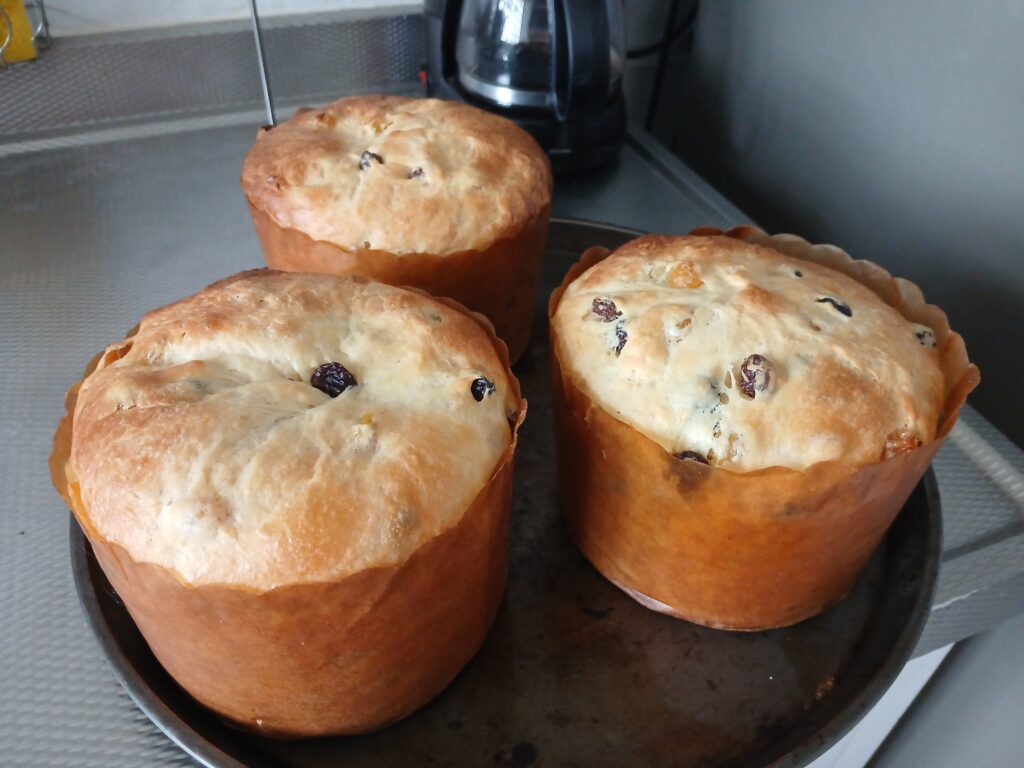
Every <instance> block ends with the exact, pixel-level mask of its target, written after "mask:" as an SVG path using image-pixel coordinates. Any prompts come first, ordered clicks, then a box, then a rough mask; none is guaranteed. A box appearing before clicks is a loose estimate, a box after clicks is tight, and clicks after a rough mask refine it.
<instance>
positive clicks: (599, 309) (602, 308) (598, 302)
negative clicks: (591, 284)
mask: <svg viewBox="0 0 1024 768" xmlns="http://www.w3.org/2000/svg"><path fill="white" fill-rule="evenodd" d="M590 311H591V312H593V313H594V314H595V315H597V316H598V317H600V318H601V319H602V320H604V321H605V322H606V323H610V322H611V321H612V320H614V319H615V318H616V317H621V316H622V313H621V312H619V308H618V307H616V306H615V302H614V301H612V300H611V299H594V303H593V304H591V305H590Z"/></svg>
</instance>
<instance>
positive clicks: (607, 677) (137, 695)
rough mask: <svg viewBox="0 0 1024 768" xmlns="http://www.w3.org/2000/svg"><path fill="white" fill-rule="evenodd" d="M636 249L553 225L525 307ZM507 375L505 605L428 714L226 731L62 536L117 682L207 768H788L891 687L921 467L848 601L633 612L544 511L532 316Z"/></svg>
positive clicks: (929, 511)
mask: <svg viewBox="0 0 1024 768" xmlns="http://www.w3.org/2000/svg"><path fill="white" fill-rule="evenodd" d="M634 234H635V233H632V232H629V231H627V230H622V229H617V228H611V227H606V226H601V225H595V224H586V223H583V222H570V221H555V222H553V223H552V230H551V237H550V239H549V247H548V251H549V253H548V258H547V261H546V263H545V276H544V288H545V290H544V294H543V295H544V297H546V295H547V292H549V291H550V289H551V288H552V287H553V286H554V285H555V284H556V283H557V282H558V281H559V280H560V279H561V276H562V275H563V274H564V272H565V270H566V269H567V268H568V266H569V264H570V263H572V262H573V261H575V259H576V258H577V257H578V255H579V253H580V252H581V251H582V250H583V249H585V248H586V247H588V246H591V245H607V246H609V247H613V246H616V245H618V244H620V243H622V242H624V241H625V240H627V239H629V238H630V237H632V236H633V235H634ZM542 303H543V302H539V303H538V312H537V321H536V327H535V328H534V337H533V343H532V344H531V347H530V349H529V350H528V352H527V354H526V355H525V356H524V358H523V359H522V360H521V361H520V363H519V364H518V365H517V373H518V375H519V376H520V379H521V381H522V384H523V390H524V393H525V395H526V397H527V398H528V400H529V401H530V415H529V418H528V419H527V422H526V425H525V426H524V428H523V432H522V438H521V443H520V449H519V452H518V455H517V460H516V461H517V467H516V471H517V474H516V489H515V505H514V511H513V517H512V528H511V534H510V540H511V545H510V556H511V557H510V566H509V589H508V593H507V595H506V598H505V601H504V604H503V606H502V609H501V611H500V613H499V615H498V619H497V621H496V623H495V626H494V628H493V630H492V631H491V633H490V635H489V636H488V639H487V641H486V642H485V644H484V646H483V648H482V649H481V650H480V652H479V653H478V654H477V656H476V658H474V659H473V661H472V662H471V663H470V664H469V666H467V667H466V669H465V670H464V671H463V672H462V673H461V674H460V675H459V676H458V677H457V678H456V680H455V681H454V682H453V683H452V684H451V685H450V686H449V687H448V689H447V690H446V691H445V692H444V693H443V694H441V696H439V697H438V698H437V699H436V700H434V701H433V702H431V703H430V704H429V705H427V706H426V707H424V708H423V709H421V710H420V711H418V712H417V713H415V714H414V715H412V716H411V717H409V718H408V719H406V720H404V721H402V722H400V723H397V724H395V725H393V726H391V727H390V728H387V729H385V730H382V731H380V732H378V733H374V734H371V735H368V736H359V737H347V738H329V739H311V740H305V741H294V742H277V741H272V740H268V739H264V738H261V737H257V736H253V735H250V734H246V733H243V732H241V731H238V730H236V729H234V728H231V727H230V726H228V725H225V724H224V723H223V722H222V721H221V720H220V719H218V718H217V717H216V716H215V715H213V714H211V713H210V712H209V711H208V710H206V709H204V708H203V707H202V706H200V705H199V704H197V703H195V702H194V701H193V700H192V699H191V698H190V697H189V696H188V694H186V693H185V692H184V691H183V690H182V689H181V688H179V687H178V686H177V685H176V684H175V683H174V681H173V680H172V679H171V678H170V677H169V676H168V675H167V673H165V672H164V671H163V669H162V668H161V667H160V665H159V664H158V663H157V661H156V660H155V659H154V657H153V655H152V653H150V651H149V648H148V647H147V645H146V643H145V641H144V640H143V639H142V636H141V635H140V634H139V632H138V630H137V629H136V627H135V625H134V624H133V623H132V620H131V618H130V616H129V615H128V613H127V611H126V610H125V608H124V606H123V605H122V604H121V602H120V601H119V600H118V598H117V595H116V594H115V593H114V591H113V590H112V588H111V587H110V584H109V583H108V582H107V580H106V578H105V577H104V575H103V572H102V571H101V570H100V568H99V565H98V563H97V562H96V560H95V558H94V557H93V555H92V551H91V549H90V547H89V545H88V542H87V541H86V540H85V538H84V537H83V536H82V534H81V532H80V531H79V529H78V526H77V525H76V524H75V523H74V522H73V521H72V525H71V559H72V567H73V570H74V577H75V583H76V586H77V588H78V594H79V597H80V598H81V601H82V604H83V606H84V609H85V613H86V616H87V618H88V621H89V623H90V625H91V626H92V629H93V630H94V632H95V633H96V636H97V637H98V639H99V641H100V644H101V646H102V648H103V650H104V652H105V653H106V655H107V657H108V658H109V660H110V662H111V665H112V666H113V669H114V674H115V675H116V676H117V678H118V680H119V681H120V682H121V684H122V685H123V686H124V687H125V688H126V689H127V691H128V693H129V694H130V695H131V696H132V698H133V699H134V700H135V702H136V703H137V704H138V705H139V707H140V708H141V709H142V710H143V711H144V712H145V713H146V714H147V715H148V716H149V717H150V718H151V719H152V720H153V722H154V723H156V725H157V726H158V727H159V728H160V729H162V730H163V731H164V732H165V733H166V734H167V735H168V736H169V737H170V738H171V739H173V740H174V741H175V742H176V743H177V744H179V745H180V746H181V747H182V748H183V749H184V750H186V751H187V752H188V753H189V754H191V755H192V756H193V757H195V758H196V759H197V760H198V761H199V762H201V763H203V764H205V765H209V766H218V767H219V766H232V767H235V766H254V767H255V766H259V767H261V768H262V767H264V766H295V767H296V768H299V767H300V766H302V767H305V766H310V767H313V766H341V765H351V766H410V765H416V766H421V765H423V766H426V765H430V766H498V767H502V766H516V767H517V768H519V767H523V766H530V765H537V766H541V765H546V766H588V767H590V766H632V765H644V766H735V767H737V768H739V767H740V766H744V767H745V766H758V767H760V766H800V765H805V764H807V763H808V762H810V761H811V760H812V759H813V758H814V757H815V756H817V755H818V754H820V753H821V752H823V751H824V750H825V749H826V748H828V747H829V746H830V745H831V744H833V743H834V742H835V741H837V740H838V739H839V738H840V737H841V736H842V735H843V734H844V733H846V731H847V730H849V729H850V728H851V727H852V726H853V725H854V724H855V723H856V722H857V721H858V720H859V719H860V718H861V716H862V715H863V714H864V713H865V712H866V711H867V710H868V709H869V708H870V707H871V706H872V705H873V704H874V703H875V702H876V701H877V700H878V698H879V697H880V696H881V695H882V694H883V693H884V692H885V690H886V689H887V688H888V687H889V685H890V684H891V683H892V681H893V679H894V678H895V677H896V675H897V674H898V673H899V671H900V669H901V668H902V667H903V665H904V663H905V662H906V660H907V659H908V658H909V656H910V652H911V650H912V649H913V647H914V644H915V642H916V640H917V638H918V636H919V635H920V633H921V630H922V628H923V626H924V622H925V620H926V618H927V616H928V610H929V607H930V605H931V600H932V595H933V590H934V585H935V580H936V576H937V573H938V568H939V555H940V551H941V513H940V509H939V499H938V491H937V487H936V483H935V477H934V475H933V474H932V472H931V470H929V471H928V473H927V474H926V475H925V477H924V478H923V479H922V481H921V483H920V484H919V485H918V486H917V488H916V489H915V491H914V493H913V495H912V496H911V498H910V500H909V501H908V502H907V505H906V506H905V507H904V509H903V511H902V512H901V513H900V515H899V517H898V519H897V520H896V522H895V524H894V525H893V526H892V528H891V529H890V530H889V532H888V534H887V535H886V537H885V540H884V541H883V543H882V545H881V546H880V547H879V549H878V551H877V552H876V553H875V555H874V556H873V557H872V559H871V561H870V562H869V564H868V566H867V568H866V569H865V571H864V573H863V574H862V575H861V577H860V579H859V580H858V582H857V584H856V586H855V587H854V589H853V591H852V592H851V594H850V595H849V596H848V597H847V598H846V600H844V601H843V602H842V603H840V604H839V605H837V606H835V607H833V608H831V609H830V610H828V611H826V612H825V613H823V614H821V615H819V616H817V617H815V618H813V619H810V620H808V621H805V622H803V623H801V624H798V625H796V626H794V627H789V628H786V629H780V630H774V631H769V632H754V633H733V632H722V631H717V630H711V629H706V628H703V627H699V626H696V625H693V624H689V623H687V622H684V621H679V620H676V619H672V618H668V617H666V616H662V615H659V614H656V613H652V612H651V611H648V610H646V609H645V608H642V607H641V606H640V605H638V604H636V603H635V602H633V601H632V600H631V599H629V598H628V597H626V596H625V595H624V594H623V593H621V592H620V591H618V590H617V589H616V588H615V587H613V586H612V585H611V584H609V583H608V582H607V581H605V580H604V579H603V578H602V577H601V576H600V575H599V574H598V573H597V572H596V571H595V570H594V569H593V568H592V567H591V566H590V565H589V563H587V561H586V560H584V558H583V557H582V556H581V555H580V554H579V552H578V551H577V550H576V549H575V547H574V546H573V545H572V543H571V542H570V540H569V538H568V535H567V534H566V532H565V530H564V527H563V525H562V521H561V518H560V516H559V511H558V507H557V503H556V500H555V497H556V494H555V482H556V480H555V470H554V463H555V462H554V444H553V435H552V413H551V408H552V406H551V396H550V387H549V376H548V355H547V344H546V339H547V328H546V319H545V318H546V315H545V313H544V312H543V307H542V306H541V304H542Z"/></svg>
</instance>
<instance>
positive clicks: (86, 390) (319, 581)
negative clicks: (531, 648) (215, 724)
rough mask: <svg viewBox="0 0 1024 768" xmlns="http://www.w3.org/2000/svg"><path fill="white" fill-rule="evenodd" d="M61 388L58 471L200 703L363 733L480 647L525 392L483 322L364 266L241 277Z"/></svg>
mask: <svg viewBox="0 0 1024 768" xmlns="http://www.w3.org/2000/svg"><path fill="white" fill-rule="evenodd" d="M76 390H77V391H73V392H72V394H71V395H70V396H69V412H68V416H67V418H66V419H65V421H64V423H62V425H61V429H60V430H59V432H58V435H57V438H56V440H55V449H54V455H53V458H52V469H53V472H54V481H55V483H56V485H57V487H58V489H59V490H60V491H61V492H62V493H64V495H65V497H66V498H67V499H68V501H69V504H70V505H71V507H72V509H73V511H74V513H75V515H76V517H77V518H78V520H79V523H80V524H81V526H82V528H83V530H84V531H85V533H86V535H87V536H88V537H89V540H90V542H91V543H92V545H93V548H94V551H95V552H96V555H97V557H98V559H99V561H100V564H101V565H102V566H103V569H104V572H105V573H106V574H107V576H108V578H109V579H110V581H111V583H112V584H113V586H114V588H115V589H116V590H117V592H118V594H119V595H120V596H121V598H122V600H123V601H124V603H125V605H126V606H127V608H128V610H129V611H130V612H131V614H132V616H133V618H134V619H135V621H136V623H137V624H138V626H139V629H140V630H141V631H142V633H143V635H144V636H145V637H146V640H147V641H148V643H149V644H150V647H151V648H152V649H153V652H154V653H155V655H156V656H157V658H158V659H159V660H160V661H161V663H162V664H163V665H164V666H165V668H166V669H167V670H168V672H170V673H171V675H172V676H174V677H175V678H176V679H177V680H178V682H179V683H181V685H182V686H183V687H184V688H186V690H188V691H189V692H190V693H192V695H193V696H195V697H196V698H197V699H199V700H200V701H201V702H203V703H204V704H206V705H207V706H209V707H211V708H212V709H214V710H216V711H217V712H219V713H220V714H222V715H224V716H225V717H228V718H230V719H231V720H233V721H235V722H237V723H239V724H241V725H243V726H245V727H248V728H252V729H254V730H258V731H261V732H263V733H267V734H271V735H287V736H308V735H318V734H325V733H354V732H362V731H366V730H370V729H374V728H377V727H380V726H382V725H385V724H387V723H388V722H391V721H393V720H395V719H398V718H400V717H403V716H405V715H407V714H409V713H410V712H412V711H413V710H414V709H416V708H417V707H419V706H421V705H422V704H423V703H425V702H426V701H427V700H429V699H430V698H431V697H433V696H434V695H436V694H437V693H438V692H439V691H440V690H441V689H442V688H443V687H444V686H445V685H447V683H448V682H449V681H450V680H451V679H452V677H454V675H455V674H456V673H457V672H458V671H459V670H460V669H461V668H462V666H463V665H464V664H465V663H466V662H467V661H468V660H469V658H470V657H471V656H472V654H473V653H475V651H476V649H477V648H478V647H479V645H480V643H481V642H482V640H483V637H484V635H485V633H486V631H487V629H488V628H489V626H490V624H491V621H492V619H493V617H494V614H495V611H496V610H497V606H498V603H499V601H500V597H501V594H502V591H503V587H504V580H505V536H506V525H507V516H508V510H509V504H510V488H511V473H512V453H513V450H514V446H515V436H516V430H517V427H518V425H519V423H520V421H521V419H522V415H523V412H524V407H525V403H524V402H523V401H522V400H521V398H520V396H519V388H518V383H517V381H516V379H515V377H514V376H513V375H512V374H511V372H510V371H509V369H508V359H507V355H506V352H505V349H504V345H503V344H501V342H500V341H498V340H497V339H496V338H495V337H494V335H493V333H492V332H491V330H490V327H489V325H488V324H487V323H486V321H483V320H482V319H480V318H478V317H474V316H472V315H470V314H468V313H466V312H465V311H464V310H463V309H461V308H460V307H459V306H457V305H455V304H454V302H448V301H439V300H435V299H433V298H431V297H428V296H426V295H424V294H422V293H420V292H414V291H411V290H406V289H400V288H395V287H391V286H387V285H384V284H381V283H376V282H373V281H370V280H369V279H367V278H364V277H349V278H344V277H334V276H326V275H310V274H289V273H281V272H271V271H265V270H264V271H254V272H248V273H242V274H240V275H236V276H234V277H231V278H228V279H226V280H223V281H221V282H219V283H215V284H214V285H211V286H210V287H208V288H206V289H205V290H203V291H201V292H199V293H198V294H196V295H194V296H192V297H190V298H187V299H184V300H182V301H179V302H177V303H175V304H171V305H169V306H167V307H164V308H162V309H159V310H156V311H154V312H150V313H149V314H147V315H146V316H145V317H144V318H143V320H142V323H141V325H140V326H139V327H138V329H137V330H136V331H135V332H134V333H132V334H130V335H129V337H128V338H127V339H125V340H124V341H122V342H119V343H117V344H114V345H112V346H111V347H109V348H108V349H107V351H106V352H105V353H104V354H103V355H102V356H100V358H99V359H98V361H96V362H95V365H94V367H93V368H92V369H91V370H90V371H89V372H88V373H87V374H86V376H85V377H84V379H83V381H82V382H81V384H80V386H78V387H76Z"/></svg>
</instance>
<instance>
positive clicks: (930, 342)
mask: <svg viewBox="0 0 1024 768" xmlns="http://www.w3.org/2000/svg"><path fill="white" fill-rule="evenodd" d="M914 335H915V336H916V337H917V341H918V343H919V344H920V345H921V346H922V347H934V346H935V334H934V333H933V332H932V329H931V328H924V329H922V330H920V331H918V332H917V333H915V334H914Z"/></svg>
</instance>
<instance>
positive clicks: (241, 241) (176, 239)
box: [0, 115, 1024, 766]
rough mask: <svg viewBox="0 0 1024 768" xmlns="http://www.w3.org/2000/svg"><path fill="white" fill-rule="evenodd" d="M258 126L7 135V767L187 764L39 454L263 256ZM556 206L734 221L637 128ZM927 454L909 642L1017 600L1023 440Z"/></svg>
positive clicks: (3, 191) (959, 628) (961, 629)
mask: <svg viewBox="0 0 1024 768" xmlns="http://www.w3.org/2000/svg"><path fill="white" fill-rule="evenodd" d="M256 124H257V123H256V122H255V119H250V118H249V117H248V116H247V115H240V116H237V117H235V118H226V119H225V118H220V119H218V120H217V121H216V125H215V122H214V121H206V122H204V121H203V120H197V121H193V122H191V123H189V124H188V128H187V130H185V129H182V128H181V126H178V127H177V128H175V127H174V126H173V125H171V126H169V125H162V126H153V127H152V129H135V130H134V132H133V133H132V135H133V138H130V139H127V138H124V139H123V140H119V141H112V140H111V139H112V138H116V132H115V133H114V134H110V133H108V134H102V135H100V134H95V135H91V136H90V135H89V134H83V135H80V136H78V137H76V138H73V139H69V140H67V141H63V142H55V143H51V144H50V145H48V148H42V147H39V148H34V149H33V148H32V147H26V146H24V145H23V146H22V147H21V149H20V150H19V151H16V152H8V153H6V154H5V153H4V152H3V146H2V145H0V266H2V268H3V271H2V272H0V351H2V354H3V362H4V365H3V368H2V374H0V376H2V386H0V434H2V442H0V487H2V488H3V490H4V492H3V494H2V495H0V583H3V584H4V586H5V589H4V590H3V591H2V592H0V627H2V629H0V633H2V636H0V679H2V681H3V682H2V686H3V688H2V690H3V694H2V697H0V745H2V751H3V753H4V758H3V762H4V763H5V764H10V765H18V766H52V765H58V764H66V763H67V762H68V761H69V760H73V762H74V764H75V765H82V766H87V765H90V766H91V765H95V766H112V765H122V764H123V765H135V764H140V762H144V763H145V764H148V765H189V764H191V761H190V759H189V758H187V757H186V756H185V754H184V753H182V752H180V751H179V750H178V749H177V748H176V747H175V746H174V745H173V744H171V742H170V741H168V740H167V739H166V738H165V737H164V736H163V735H161V734H160V733H159V732H158V731H157V730H156V728H155V727H154V726H152V725H151V724H150V723H149V721H148V720H147V719H146V718H145V716H144V715H142V714H141V712H139V711H138V710H137V709H136V708H135V707H134V705H133V704H132V703H131V701H130V700H129V699H128V697H127V696H126V695H125V694H124V693H123V692H122V691H121V689H120V688H119V687H118V685H117V683H116V682H115V681H114V679H113V677H112V676H111V675H110V673H109V670H108V669H107V666H106V664H105V663H104V662H103V660H102V658H101V656H100V653H99V650H98V648H97V646H96V644H95V642H94V640H93V638H92V637H91V635H90V633H89V630H88V629H87V628H86V626H85V623H84V621H83V619H82V616H81V611H80V609H79V607H78V605H77V602H76V598H75V595H74V590H73V586H72V583H71V575H70V570H69V563H68V547H67V510H66V509H65V507H64V505H63V503H62V502H61V501H60V499H59V498H58V497H57V495H56V494H55V493H54V492H53V490H52V489H51V487H50V482H49V478H48V475H47V470H46V458H47V454H48V451H49V446H50V439H51V435H52V431H53V429H54V427H55V425H56V423H57V420H58V418H59V415H60V413H61V411H62V399H63V395H64V391H65V389H66V387H67V386H68V385H69V384H70V383H71V382H72V381H74V380H75V379H76V378H77V376H78V375H79V374H80V372H81V369H82V367H83V366H84V365H85V363H86V362H87V361H88V359H89V358H90V357H91V356H92V355H93V354H94V353H95V352H96V351H98V350H99V349H101V348H102V347H103V346H104V345H105V344H106V343H108V342H109V341H111V340H113V339H116V338H119V337H120V335H121V334H122V333H123V332H124V331H125V330H127V329H128V328H129V327H131V326H132V325H133V324H134V323H135V322H136V320H137V319H138V318H139V317H140V316H141V314H142V313H143V312H145V311H146V310H148V309H150V308H152V307H155V306H159V305H161V304H163V303H166V302H168V301H171V300H173V299H177V298H179V297H181V296H184V295H186V294H189V293H191V292H194V291H196V290H198V289H199V288H201V287H203V286H205V285H206V284H208V283H210V282H212V281H213V280H215V279H217V278H219V277H222V276H224V275H226V274H229V273H231V272H234V271H237V270H240V269H244V268H248V267H253V266H258V265H260V264H261V257H260V251H259V248H258V244H257V241H256V237H255V235H254V233H253V231H252V227H251V224H250V220H249V216H248V213H247V211H246V208H245V204H244V200H243V198H242V195H241V194H240V192H239V189H238V175H239V168H240V163H241V158H242V156H243V154H244V152H245V150H246V148H247V147H248V145H249V143H250V141H251V139H252V136H253V134H254V130H255V127H256ZM211 126H213V127H211ZM28 150H32V151H28ZM554 215H556V216H559V217H569V218H584V219H590V220H596V221H605V222H610V223H614V224H619V225H622V226H627V227H632V228H636V229H644V230H656V231H662V232H685V231H687V230H689V229H690V228H692V227H694V226H696V225H699V224H716V225H720V226H725V225H731V224H734V223H738V222H740V221H743V220H744V217H743V216H742V214H741V213H740V212H739V211H738V210H736V209H735V208H734V207H733V206H731V205H730V204H729V203H728V202H726V201H725V200H724V199H723V198H721V197H720V196H719V195H717V194H716V193H715V192H714V190H712V189H710V188H709V187H708V186H707V185H706V184H704V183H703V182H702V181H701V180H700V179H699V178H697V177H696V176H695V175H694V174H693V173H692V172H691V171H689V170H688V169H687V168H686V167H684V166H683V165H682V164H681V163H679V162H678V161H677V160H675V159H674V158H672V157H671V156H669V155H668V153H667V152H666V151H665V150H664V149H662V148H661V147H660V146H659V145H657V144H656V143H655V142H654V141H653V140H651V139H650V138H649V137H647V136H646V135H644V134H643V133H642V132H639V131H633V132H632V133H631V135H630V137H629V140H628V142H627V145H626V146H625V148H624V149H623V151H622V153H621V156H620V157H619V159H618V161H617V162H616V163H615V164H614V165H613V166H611V167H609V168H607V169H605V170H602V171H600V172H598V173H595V174H591V175H589V176H581V177H576V178H574V179H570V180H566V181H560V182H559V183H558V185H557V190H556V197H555V203H554ZM935 466H936V472H937V475H938V479H939V486H940V493H941V496H942V502H943V507H944V520H945V552H944V566H943V571H942V575H941V578H940V584H939V591H938V597H937V599H936V605H935V607H934V608H933V611H932V617H931V619H930V621H929V624H928V626H927V628H926V630H925V634H924V637H923V638H922V640H921V645H920V647H919V649H918V651H919V652H924V651H926V650H929V649H931V648H935V647H939V646H941V645H944V644H946V643H949V642H952V641H955V640H958V639H960V638H962V637H965V636H967V635H970V634H973V633H976V632H979V631H981V630H983V629H986V628H988V627H990V626H992V625H993V624H995V623H996V622H998V621H1000V620H1001V619H1003V618H1005V617H1007V616H1009V615H1013V614H1015V613H1018V612H1022V611H1024V556H1022V555H1024V454H1022V453H1021V451H1019V450H1018V449H1017V448H1015V447H1014V446H1013V445H1012V444H1011V443H1010V442H1009V441H1008V440H1006V439H1005V438H1003V437H1002V435H1000V434H999V433H998V431H997V430H995V429H994V428H993V427H992V426H991V425H990V424H988V423H987V422H986V421H985V420H984V419H983V418H981V417H980V416H979V415H978V414H977V413H976V412H974V411H973V410H972V409H970V408H967V409H965V411H964V414H963V418H962V421H961V424H960V425H959V426H958V427H957V428H956V430H955V431H954V433H953V436H952V439H951V440H950V442H949V444H948V445H947V446H946V447H945V448H944V449H943V450H942V452H941V453H940V454H939V457H938V459H937V460H936V465H935ZM98 712H102V713H103V716H102V718H97V717H96V713H98Z"/></svg>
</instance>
